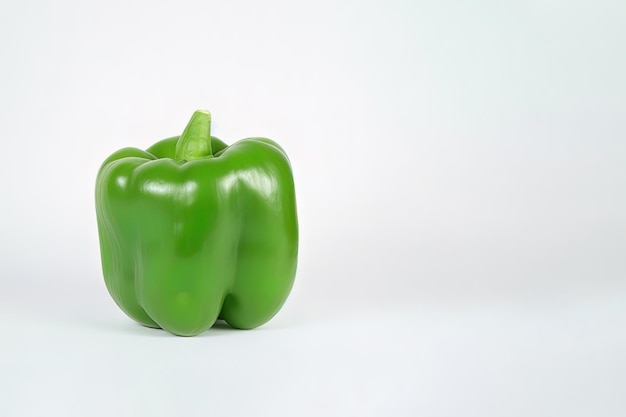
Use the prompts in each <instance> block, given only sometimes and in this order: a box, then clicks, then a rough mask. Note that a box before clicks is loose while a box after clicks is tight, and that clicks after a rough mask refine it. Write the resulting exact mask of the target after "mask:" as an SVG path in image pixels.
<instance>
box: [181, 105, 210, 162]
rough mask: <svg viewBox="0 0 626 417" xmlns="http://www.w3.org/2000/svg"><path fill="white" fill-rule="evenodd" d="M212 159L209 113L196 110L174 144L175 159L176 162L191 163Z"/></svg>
mask: <svg viewBox="0 0 626 417" xmlns="http://www.w3.org/2000/svg"><path fill="white" fill-rule="evenodd" d="M212 157H213V153H212V151H211V113H209V111H208V110H196V111H195V112H194V113H193V116H191V120H189V123H187V127H185V130H184V131H183V134H182V135H180V138H178V141H177V142H176V156H175V158H176V160H177V161H191V160H192V159H198V158H212Z"/></svg>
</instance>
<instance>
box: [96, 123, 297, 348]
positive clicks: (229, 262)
mask: <svg viewBox="0 0 626 417" xmlns="http://www.w3.org/2000/svg"><path fill="white" fill-rule="evenodd" d="M210 121H211V117H210V114H209V113H208V112H206V111H197V112H195V113H194V115H193V116H192V118H191V121H190V122H189V124H188V125H187V128H186V129H185V131H184V132H183V134H182V135H181V136H180V137H179V136H176V137H172V138H169V139H165V140H162V141H160V142H158V143H156V144H155V145H153V146H151V147H150V148H148V149H147V150H145V151H143V150H140V149H136V148H125V149H121V150H119V151H117V152H115V153H114V154H113V155H111V156H110V157H109V158H107V159H106V160H105V161H104V163H103V164H102V166H101V168H100V170H99V172H98V176H97V180H96V214H97V220H98V232H99V238H100V250H101V257H102V270H103V275H104V280H105V283H106V286H107V289H108V291H109V293H110V294H111V296H112V297H113V299H114V300H115V302H116V303H117V304H118V306H119V307H120V308H121V309H122V310H123V311H124V312H125V313H126V314H127V315H128V316H130V317H131V318H133V319H134V320H136V321H138V322H139V323H141V324H143V325H145V326H149V327H155V328H163V329H165V330H167V331H168V332H170V333H173V334H176V335H180V336H193V335H197V334H199V333H201V332H203V331H205V330H207V329H209V328H210V327H211V326H212V325H213V324H214V323H215V321H216V320H217V319H218V318H219V319H223V320H225V321H226V322H227V323H228V324H229V325H231V326H232V327H235V328H239V329H251V328H254V327H257V326H260V325H262V324H264V323H266V322H267V321H268V320H270V319H271V318H272V317H273V316H274V315H275V314H276V313H277V312H278V310H279V309H280V308H281V306H282V305H283V303H284V302H285V300H286V298H287V296H288V295H289V292H290V291H291V288H292V286H293V282H294V278H295V274H296V265H297V257H298V220H297V212H296V199H295V190H294V182H293V175H292V171H291V166H290V163H289V159H288V158H287V155H286V154H285V152H284V150H283V149H282V148H281V147H280V146H279V145H278V144H276V143H275V142H273V141H271V140H269V139H265V138H248V139H243V140H240V141H238V142H236V143H234V144H233V145H231V146H227V145H226V144H224V142H222V141H221V140H219V139H217V138H215V137H211V136H210Z"/></svg>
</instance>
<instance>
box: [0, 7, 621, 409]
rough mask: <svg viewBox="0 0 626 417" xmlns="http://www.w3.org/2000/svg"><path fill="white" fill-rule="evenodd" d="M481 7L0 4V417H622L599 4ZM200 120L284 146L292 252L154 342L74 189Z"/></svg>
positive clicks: (606, 66) (614, 136)
mask: <svg viewBox="0 0 626 417" xmlns="http://www.w3.org/2000/svg"><path fill="white" fill-rule="evenodd" d="M500 3H501V4H499V3H497V2H496V3H493V2H471V3H470V2H462V1H455V0H450V1H442V2H434V1H432V2H413V1H399V0H397V1H394V0H389V1H384V2H383V1H369V2H351V1H330V0H329V1H323V0H322V1H316V2H310V3H304V2H288V1H282V2H280V1H264V2H252V1H233V2H213V1H202V2H200V1H198V2H185V1H182V2H176V3H171V2H170V3H168V2H148V1H125V2H121V1H109V2H102V3H92V2H78V1H69V0H60V1H55V2H45V1H32V2H4V3H2V5H0V57H1V58H0V59H1V60H2V62H1V65H0V92H1V93H0V140H1V141H2V152H3V154H2V155H3V156H4V157H3V159H2V162H1V163H0V186H1V189H0V191H1V200H0V201H1V205H0V210H1V211H0V253H2V254H3V255H2V262H1V263H0V328H2V329H3V330H2V333H0V367H1V368H0V416H2V417H4V416H5V415H6V416H18V417H22V416H41V415H46V416H66V417H67V416H73V415H76V416H79V415H80V416H84V415H96V416H98V415H121V416H124V415H129V416H130V415H157V416H158V415H178V414H180V415H200V414H203V415H205V414H214V415H229V414H230V415H249V414H253V413H254V415H259V416H262V415H273V416H276V415H290V416H291V415H320V414H321V415H364V416H367V415H377V416H379V415H407V416H408V415H411V416H414V415H424V416H458V415H464V416H471V415H476V416H481V417H486V416H498V417H500V416H503V415H506V416H532V417H536V416H550V417H554V416H567V417H570V416H593V417H604V416H624V415H626V404H625V403H624V400H623V397H624V395H623V393H624V392H626V355H625V354H624V353H623V352H625V351H626V350H625V349H624V348H625V347H626V346H624V345H625V343H626V342H625V328H626V326H625V324H626V307H625V306H626V279H625V277H626V256H624V252H625V249H626V215H625V213H626V193H625V192H624V190H626V168H625V167H626V149H625V148H626V142H625V141H624V138H626V117H624V115H625V114H626V83H625V82H624V77H623V74H625V73H626V26H624V20H625V18H626V3H624V2H620V1H604V0H602V1H593V2H591V1H568V2H565V1H558V0H551V1H545V0H541V1H539V0H537V1H512V2H500ZM204 108H207V109H209V110H210V111H211V112H212V115H213V127H214V133H215V134H216V135H217V136H218V137H220V138H222V139H224V140H225V141H226V142H228V143H232V142H233V141H234V140H237V139H240V138H243V137H246V136H267V137H270V138H272V139H274V140H276V141H277V142H279V143H280V144H281V145H282V146H283V147H284V148H285V149H286V150H287V152H288V154H289V156H290V159H291V161H292V163H293V167H294V175H295V180H296V187H297V198H298V207H299V214H300V227H301V246H300V251H301V256H300V262H299V269H298V276H297V280H296V285H295V287H294V291H293V294H292V296H291V297H290V299H289V300H288V302H287V304H286V306H285V308H284V309H283V311H281V313H280V314H279V315H278V316H277V317H276V318H275V320H273V321H272V322H271V323H269V324H268V325H267V326H265V327H263V328H261V329H258V330H255V331H251V332H235V331H231V330H228V329H222V328H219V329H212V330H211V331H209V332H207V333H206V334H204V335H202V336H200V337H197V338H193V339H184V338H174V337H170V336H168V335H166V334H162V333H159V332H158V331H153V330H149V329H144V328H141V327H139V326H136V325H134V324H133V323H132V322H130V321H129V320H128V319H127V318H126V317H124V316H123V314H122V313H121V312H119V311H118V309H117V307H116V306H115V305H114V303H113V302H112V301H111V300H110V298H109V296H108V294H107V293H106V290H105V288H104V284H103V282H102V277H101V272H100V264H99V262H100V260H99V252H98V243H97V234H96V225H95V210H94V202H93V186H94V180H95V175H96V172H97V169H98V167H99V165H100V163H101V162H102V160H103V159H104V158H105V157H106V156H108V155H109V154H110V153H112V152H113V151H115V150H117V149H119V148H122V147H125V146H136V147H141V148H146V147H148V146H150V145H151V144H152V143H154V142H155V141H157V140H159V139H162V138H165V137H168V136H172V135H176V134H179V133H180V132H181V130H182V129H183V128H184V126H185V124H186V122H187V120H188V118H189V117H190V116H191V114H192V112H193V111H194V110H196V109H204ZM181 410H184V413H183V411H181Z"/></svg>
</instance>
